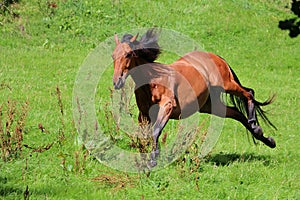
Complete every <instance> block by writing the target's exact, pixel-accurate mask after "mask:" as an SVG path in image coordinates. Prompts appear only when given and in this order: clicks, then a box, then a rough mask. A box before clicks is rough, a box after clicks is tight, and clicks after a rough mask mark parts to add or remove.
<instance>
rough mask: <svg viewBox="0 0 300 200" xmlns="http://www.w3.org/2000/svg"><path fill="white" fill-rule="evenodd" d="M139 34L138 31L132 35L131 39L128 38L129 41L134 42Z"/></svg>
mask: <svg viewBox="0 0 300 200" xmlns="http://www.w3.org/2000/svg"><path fill="white" fill-rule="evenodd" d="M138 36H139V33H137V34H136V35H135V36H133V37H132V38H131V39H130V42H134V41H135V40H136V39H137V37H138Z"/></svg>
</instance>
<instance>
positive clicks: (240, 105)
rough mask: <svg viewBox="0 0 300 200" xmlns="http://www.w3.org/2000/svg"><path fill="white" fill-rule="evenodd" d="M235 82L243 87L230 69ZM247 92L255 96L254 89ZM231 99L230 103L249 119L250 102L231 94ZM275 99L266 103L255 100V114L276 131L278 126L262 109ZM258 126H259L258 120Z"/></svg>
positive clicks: (272, 98) (271, 98) (273, 97)
mask: <svg viewBox="0 0 300 200" xmlns="http://www.w3.org/2000/svg"><path fill="white" fill-rule="evenodd" d="M230 70H231V72H232V74H233V77H234V80H235V81H236V82H237V83H238V84H239V85H240V86H241V87H243V86H242V85H241V83H240V81H239V79H238V77H237V76H236V74H235V73H234V71H233V70H232V69H231V68H230ZM243 88H244V89H246V90H249V91H252V92H253V95H254V91H253V90H252V89H249V88H245V87H243ZM229 98H230V103H231V104H232V105H233V106H234V107H236V108H237V109H238V110H239V111H240V112H242V113H243V114H244V115H245V116H246V117H247V118H248V114H249V113H248V102H247V99H246V98H241V97H238V96H235V95H232V94H229ZM274 99H275V95H273V96H271V97H269V99H268V100H266V101H264V102H259V101H257V100H255V99H254V107H255V112H256V116H259V117H261V118H262V120H263V121H264V122H265V123H266V124H267V125H269V126H271V127H273V128H274V129H275V130H277V128H276V126H275V125H274V124H273V123H272V122H271V121H270V120H269V118H268V117H267V112H266V111H264V110H263V109H262V108H261V107H262V106H266V105H269V104H271V103H272V102H273V101H274ZM257 124H258V125H259V122H258V119H257Z"/></svg>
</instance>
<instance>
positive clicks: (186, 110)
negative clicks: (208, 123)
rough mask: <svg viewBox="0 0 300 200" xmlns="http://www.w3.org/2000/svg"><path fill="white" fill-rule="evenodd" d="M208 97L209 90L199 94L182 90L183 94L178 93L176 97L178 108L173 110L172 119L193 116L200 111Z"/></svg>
mask: <svg viewBox="0 0 300 200" xmlns="http://www.w3.org/2000/svg"><path fill="white" fill-rule="evenodd" d="M208 97H209V91H208V88H206V89H204V90H203V91H201V92H198V93H196V92H194V91H191V90H182V91H181V92H178V93H177V95H176V102H177V106H176V107H174V108H173V112H172V114H171V116H170V118H171V119H184V118H187V117H189V116H191V115H192V114H194V113H195V112H198V111H199V110H200V108H201V107H202V106H203V105H204V104H205V102H206V101H207V99H208Z"/></svg>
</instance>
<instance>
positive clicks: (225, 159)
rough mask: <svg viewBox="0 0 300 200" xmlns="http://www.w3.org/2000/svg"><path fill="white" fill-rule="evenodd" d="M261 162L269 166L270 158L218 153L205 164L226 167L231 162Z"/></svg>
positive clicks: (250, 154) (247, 154)
mask: <svg viewBox="0 0 300 200" xmlns="http://www.w3.org/2000/svg"><path fill="white" fill-rule="evenodd" d="M253 161H262V162H263V164H264V165H265V166H268V165H269V164H270V156H265V155H257V154H254V153H245V154H236V153H219V154H216V155H212V156H210V157H209V158H208V159H207V162H209V163H213V164H215V165H217V166H228V165H230V164H232V163H233V162H253Z"/></svg>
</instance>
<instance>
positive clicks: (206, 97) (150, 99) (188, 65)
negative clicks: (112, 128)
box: [112, 28, 276, 167]
mask: <svg viewBox="0 0 300 200" xmlns="http://www.w3.org/2000/svg"><path fill="white" fill-rule="evenodd" d="M137 39H138V34H137V35H135V36H133V35H130V34H125V35H124V36H123V38H122V40H121V41H119V39H118V36H117V35H116V34H115V42H116V47H115V49H114V51H113V54H112V58H113V60H114V75H113V83H114V88H115V89H120V88H122V87H123V86H124V84H125V80H126V78H127V77H128V76H129V75H131V77H132V78H133V80H134V82H135V84H136V88H135V97H136V102H137V106H138V108H139V117H138V120H139V122H140V123H142V121H143V120H144V119H146V120H147V121H148V123H151V124H152V125H153V134H152V136H153V148H152V152H151V156H150V157H151V158H150V165H151V166H152V167H153V166H155V165H156V164H157V163H156V157H157V156H158V155H159V145H158V138H159V136H160V134H161V132H162V130H163V128H164V126H165V125H166V123H167V122H168V120H169V119H182V118H185V117H188V116H190V115H192V114H193V113H195V112H203V113H209V114H213V115H216V116H219V117H223V118H224V117H226V118H232V119H235V120H237V121H239V122H241V123H242V124H243V125H244V126H245V127H246V128H247V129H248V130H249V131H250V132H251V134H252V136H253V137H254V138H256V139H257V140H260V141H262V142H263V143H264V144H266V145H267V146H269V147H271V148H274V147H275V146H276V143H275V140H274V139H273V138H272V137H265V136H264V135H263V131H262V128H261V127H260V126H259V123H258V120H257V118H256V115H260V116H261V118H262V119H263V120H264V121H265V122H266V123H267V124H268V125H271V126H272V127H274V128H275V129H276V127H275V126H274V125H273V124H272V123H271V122H270V120H269V119H268V118H267V116H266V114H265V112H264V111H263V110H262V108H261V106H265V105H268V104H270V103H272V101H273V99H274V98H273V97H271V98H269V99H268V100H267V101H265V102H259V101H257V100H256V99H255V98H254V91H253V89H250V88H246V87H244V86H242V85H241V83H240V81H239V80H238V77H237V76H236V74H235V73H234V72H233V70H232V69H231V68H230V66H229V65H228V64H227V63H226V61H225V60H224V59H222V58H221V57H219V56H217V55H215V54H212V53H208V52H200V51H193V52H190V53H187V54H186V55H184V56H182V57H181V58H179V59H178V60H177V61H175V62H174V63H172V64H169V65H167V64H161V63H158V62H155V60H156V59H157V57H158V55H159V54H160V53H161V49H160V47H159V45H158V31H157V30H156V29H154V28H153V29H149V30H148V31H147V32H146V33H145V34H144V35H143V36H142V37H141V39H140V40H137ZM137 86H138V87H137ZM222 93H226V94H228V95H229V97H230V98H229V99H230V100H231V102H232V106H228V105H227V104H226V103H224V101H223V100H222V98H221V97H222V95H221V94H222ZM153 108H155V109H153Z"/></svg>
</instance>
